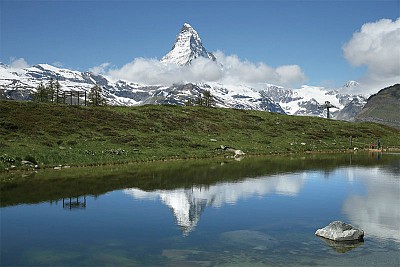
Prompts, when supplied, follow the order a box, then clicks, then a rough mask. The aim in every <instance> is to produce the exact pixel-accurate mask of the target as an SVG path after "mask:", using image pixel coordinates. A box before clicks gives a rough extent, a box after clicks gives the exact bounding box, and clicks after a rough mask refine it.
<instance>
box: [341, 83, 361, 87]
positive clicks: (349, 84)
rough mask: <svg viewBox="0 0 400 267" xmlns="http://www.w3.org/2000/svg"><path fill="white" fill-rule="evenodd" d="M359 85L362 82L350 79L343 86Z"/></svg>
mask: <svg viewBox="0 0 400 267" xmlns="http://www.w3.org/2000/svg"><path fill="white" fill-rule="evenodd" d="M358 85H360V84H359V83H358V82H356V81H348V82H347V83H346V84H345V85H343V88H351V87H356V86H358Z"/></svg>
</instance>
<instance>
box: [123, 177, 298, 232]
mask: <svg viewBox="0 0 400 267" xmlns="http://www.w3.org/2000/svg"><path fill="white" fill-rule="evenodd" d="M305 179H306V176H305V174H290V175H281V176H270V177H263V178H259V179H246V180H244V181H241V182H237V183H220V184H215V185H211V186H206V187H205V186H192V187H191V188H179V189H173V190H155V191H151V192H147V191H143V190H140V189H137V188H132V189H126V190H124V192H125V193H126V194H129V195H131V196H133V197H134V198H135V199H150V200H156V199H160V200H161V201H162V202H163V203H165V204H166V205H167V206H168V207H170V208H171V209H172V211H173V213H174V216H175V219H176V222H177V224H178V225H179V227H180V228H181V230H182V234H183V235H188V234H189V233H190V232H191V231H192V230H193V229H194V228H195V227H196V225H197V223H198V222H199V220H200V216H201V214H202V212H203V211H204V210H205V208H206V207H210V206H213V207H221V206H222V205H224V204H234V203H236V202H237V201H238V200H240V199H244V198H248V197H251V196H264V195H266V194H269V193H276V194H281V195H288V196H296V195H297V194H298V193H299V191H300V189H301V187H302V185H303V184H304V181H305Z"/></svg>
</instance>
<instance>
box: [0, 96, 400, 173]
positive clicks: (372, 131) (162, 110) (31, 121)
mask: <svg viewBox="0 0 400 267" xmlns="http://www.w3.org/2000/svg"><path fill="white" fill-rule="evenodd" d="M350 136H352V137H353V146H356V147H359V148H364V147H367V146H368V145H369V144H370V143H371V142H372V141H375V142H376V140H377V139H378V138H380V139H381V141H382V144H383V145H384V146H394V147H396V146H397V147H400V131H399V130H396V129H393V128H390V127H387V126H383V125H379V124H374V123H349V122H343V121H335V120H328V119H322V118H316V117H298V116H287V115H280V114H274V113H268V112H262V111H249V110H236V109H222V108H205V107H180V106H162V105H148V106H139V107H114V106H108V107H76V106H68V105H54V104H46V103H34V102H26V101H21V102H19V101H0V170H5V169H6V168H9V167H10V166H11V165H14V166H17V168H18V167H20V166H21V161H22V160H30V161H35V162H36V163H37V164H38V165H40V166H41V167H51V166H57V165H71V166H89V165H102V164H115V163H126V162H142V161H151V160H164V159H176V158H182V159H186V158H208V157H219V156H221V157H222V156H225V155H231V154H229V153H227V152H224V151H221V150H219V149H218V148H219V147H220V145H226V146H231V147H234V148H236V149H241V150H243V151H244V152H245V153H247V154H250V155H256V154H287V153H302V152H313V151H314V152H316V151H338V150H344V149H348V148H349V137H350ZM212 139H216V140H217V141H216V142H215V141H212ZM302 143H303V144H302Z"/></svg>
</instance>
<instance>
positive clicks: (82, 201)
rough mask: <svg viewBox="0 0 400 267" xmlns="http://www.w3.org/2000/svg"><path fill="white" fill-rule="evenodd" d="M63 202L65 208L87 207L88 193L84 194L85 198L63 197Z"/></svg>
mask: <svg viewBox="0 0 400 267" xmlns="http://www.w3.org/2000/svg"><path fill="white" fill-rule="evenodd" d="M62 203H63V209H69V210H72V209H86V195H83V198H81V197H80V196H77V197H73V198H72V197H69V198H63V199H62Z"/></svg>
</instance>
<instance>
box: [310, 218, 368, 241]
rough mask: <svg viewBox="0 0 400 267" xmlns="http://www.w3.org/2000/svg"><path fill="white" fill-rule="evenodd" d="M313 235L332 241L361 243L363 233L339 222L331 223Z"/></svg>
mask: <svg viewBox="0 0 400 267" xmlns="http://www.w3.org/2000/svg"><path fill="white" fill-rule="evenodd" d="M315 234H316V235H317V236H320V237H324V238H327V239H330V240H333V241H354V240H358V241H363V239H364V231H363V230H361V229H359V228H357V227H354V226H353V225H351V224H347V223H344V222H341V221H334V222H331V223H330V224H329V225H328V226H325V227H324V228H322V229H318V230H317V231H316V232H315Z"/></svg>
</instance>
